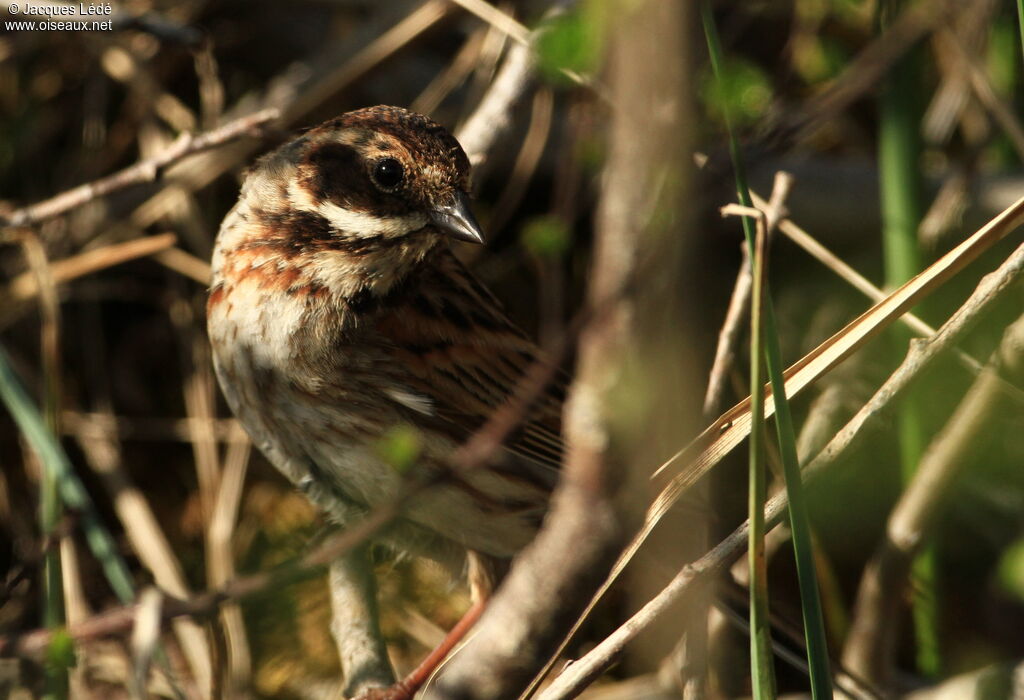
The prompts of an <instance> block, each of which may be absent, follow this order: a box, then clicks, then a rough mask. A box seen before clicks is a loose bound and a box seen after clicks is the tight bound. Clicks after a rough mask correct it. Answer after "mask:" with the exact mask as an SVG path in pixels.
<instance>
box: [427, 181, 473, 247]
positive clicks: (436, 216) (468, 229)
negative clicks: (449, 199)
mask: <svg viewBox="0 0 1024 700" xmlns="http://www.w3.org/2000/svg"><path fill="white" fill-rule="evenodd" d="M430 218H431V219H432V220H433V222H434V225H435V226H437V227H438V228H439V229H441V231H443V232H444V233H447V234H448V235H449V236H451V237H452V238H457V239H458V240H460V241H469V242H470V243H483V242H484V234H483V231H481V230H480V224H478V223H477V222H476V218H474V217H473V212H472V211H470V209H469V197H468V196H467V195H466V193H465V192H456V193H455V202H454V203H453V204H449V205H448V206H444V207H437V208H436V209H434V210H433V211H431V212H430Z"/></svg>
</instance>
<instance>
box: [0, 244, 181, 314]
mask: <svg viewBox="0 0 1024 700" xmlns="http://www.w3.org/2000/svg"><path fill="white" fill-rule="evenodd" d="M176 240H177V238H176V237H175V235H174V234H173V233H161V234H159V235H156V236H146V237H145V238H139V239H137V240H134V241H128V242H126V243H115V244H113V245H109V246H104V247H103V248H97V249H96V250H90V251H87V252H85V253H80V254H78V255H75V256H73V257H70V258H66V259H64V260H58V261H56V262H53V263H51V264H50V271H51V274H52V275H53V281H54V283H56V284H62V283H64V282H70V281H71V280H73V279H76V278H78V277H83V276H85V275H88V274H92V273H93V272H98V271H100V270H104V269H106V268H108V267H113V266H114V265H120V264H121V263H123V262H128V261H129V260H134V259H135V258H144V257H146V256H147V255H154V254H156V253H159V252H160V251H163V250H167V249H168V248H170V247H171V246H173V245H174V243H175V241H176ZM37 294H39V285H38V283H37V282H36V276H35V275H34V274H33V273H32V272H25V273H22V274H21V275H18V276H17V277H15V278H14V280H12V281H11V283H10V284H9V285H8V286H7V289H5V290H4V291H3V293H2V294H0V298H3V299H6V300H7V302H8V303H16V302H23V301H28V300H29V299H32V298H33V297H35V296H36V295H37Z"/></svg>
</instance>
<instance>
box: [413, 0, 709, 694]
mask: <svg viewBox="0 0 1024 700" xmlns="http://www.w3.org/2000/svg"><path fill="white" fill-rule="evenodd" d="M609 9H613V10H614V11H615V12H617V13H619V14H617V15H616V16H615V17H614V21H613V22H612V23H611V25H612V26H613V27H614V32H615V34H614V36H613V37H612V40H611V44H610V46H609V49H610V62H609V68H610V73H611V76H610V80H611V85H612V90H613V92H614V95H615V102H616V104H615V109H614V115H613V118H612V126H611V132H610V144H609V157H608V161H607V164H606V171H605V180H604V187H603V192H602V199H601V204H600V207H599V211H598V218H597V221H598V223H597V242H596V251H595V256H594V263H593V268H592V275H591V278H590V287H589V289H588V295H587V303H588V304H589V305H590V306H591V308H593V309H594V313H593V314H592V315H591V321H590V322H589V323H588V325H587V326H586V327H585V328H584V329H583V331H582V333H581V335H580V354H579V365H578V370H577V373H576V380H575V382H574V384H573V387H572V391H571V393H570V399H569V402H568V404H567V408H566V416H565V418H566V437H567V440H568V444H569V451H568V456H567V459H566V464H565V469H564V473H563V476H562V480H561V482H560V484H559V486H558V489H557V490H556V492H555V495H554V498H553V502H552V511H551V513H550V515H549V516H548V518H547V520H546V522H545V526H544V528H543V529H542V531H541V533H540V534H539V535H538V537H537V539H536V540H535V541H534V542H533V543H532V544H531V545H530V546H529V547H528V548H527V549H526V550H524V552H523V553H522V554H521V556H520V557H519V559H518V561H517V562H516V564H515V566H514V567H513V569H512V571H511V573H510V574H509V576H508V578H507V579H506V581H505V583H504V585H503V586H502V588H501V589H500V591H499V592H498V594H497V596H496V597H495V598H494V600H493V601H492V602H491V604H490V606H489V607H488V609H487V611H486V613H485V614H484V616H483V618H482V619H481V621H480V622H479V623H478V626H477V628H476V630H475V632H474V634H473V638H472V639H471V641H470V642H469V643H468V644H467V646H466V648H465V649H464V650H463V651H462V652H461V653H459V654H457V655H456V656H455V658H454V659H453V660H452V661H451V663H450V664H449V665H448V667H447V668H446V669H445V671H444V672H443V674H442V676H441V677H440V679H439V680H438V682H437V683H436V684H435V685H434V686H432V688H431V689H430V690H429V691H428V693H427V697H444V698H496V697H508V696H509V695H511V694H512V693H513V692H515V691H517V690H519V689H521V688H523V687H524V686H525V685H526V684H527V683H528V682H529V680H530V679H531V678H532V677H533V675H534V674H535V673H536V672H537V671H538V670H539V669H540V668H541V666H542V665H543V664H544V662H545V661H546V660H547V658H548V657H549V656H550V655H551V654H552V653H554V651H555V649H556V648H557V645H558V643H559V641H560V640H561V638H562V635H563V634H564V633H565V631H566V630H567V629H568V628H569V626H570V625H571V624H572V622H573V621H574V620H575V618H576V616H577V615H578V614H579V613H580V612H581V610H582V609H583V606H584V605H585V603H586V602H587V600H588V599H589V597H590V595H591V594H592V593H593V592H594V590H595V589H596V588H597V586H598V585H599V584H600V582H601V581H602V580H603V578H604V576H605V574H606V573H607V571H608V568H609V566H610V565H611V563H612V561H613V559H614V557H615V554H616V553H617V551H618V547H619V545H620V544H621V540H622V536H623V534H624V523H625V522H626V519H627V515H626V507H625V504H626V502H627V499H626V498H624V495H626V492H627V491H628V489H626V488H625V487H626V486H628V485H630V484H631V483H635V484H642V483H643V481H642V480H641V478H636V479H630V478H629V475H630V472H631V469H630V467H631V466H632V465H633V464H637V465H640V464H643V465H645V466H647V467H649V465H650V464H652V463H655V458H656V457H664V455H665V453H666V452H667V451H668V450H670V449H671V444H672V442H671V440H670V438H669V437H668V435H669V434H678V431H679V430H680V426H679V423H678V420H677V418H678V411H675V412H673V411H671V410H666V409H665V399H666V398H667V399H668V402H669V403H675V401H676V400H677V399H678V397H680V396H685V395H687V392H685V391H684V387H683V386H682V384H681V382H680V381H678V378H679V377H680V376H681V374H680V371H679V369H678V368H679V367H680V366H681V365H680V361H679V348H680V347H681V343H680V342H679V338H678V329H679V327H680V314H679V306H680V304H679V299H680V298H681V295H680V294H679V292H678V280H679V278H680V271H681V265H682V262H683V248H684V241H685V237H684V236H682V235H681V228H682V223H681V220H680V218H679V216H678V214H677V212H678V210H679V207H680V203H681V202H684V201H686V200H685V198H684V197H683V185H684V182H685V177H684V168H683V164H684V163H685V162H686V159H685V158H684V157H683V153H684V152H685V151H684V148H685V143H684V139H685V137H686V135H687V134H688V128H687V126H688V123H689V122H688V120H687V119H686V117H687V116H688V109H687V107H688V104H687V95H688V94H689V91H688V90H687V89H686V88H687V86H686V84H685V82H684V76H685V73H684V66H685V65H686V56H687V53H686V52H685V51H684V50H683V45H684V38H685V37H686V36H687V32H686V22H685V14H686V12H685V10H684V4H683V3H682V2H679V1H678V0H674V1H673V2H661V1H659V2H651V1H648V2H644V3H642V4H640V5H639V6H637V4H636V3H633V2H629V3H626V2H620V3H616V4H615V6H614V8H611V7H610V6H609ZM638 76H642V79H640V78H638ZM659 373H660V374H659ZM670 424H671V428H672V430H670V431H667V430H659V428H661V427H667V426H669V425H670ZM659 434H660V435H661V436H665V441H664V443H663V444H662V445H661V448H662V449H661V451H660V453H659V452H658V451H657V445H658V442H659V440H658V439H657V438H658V437H659ZM652 450H653V451H654V452H653V454H652ZM645 476H646V472H644V477H645Z"/></svg>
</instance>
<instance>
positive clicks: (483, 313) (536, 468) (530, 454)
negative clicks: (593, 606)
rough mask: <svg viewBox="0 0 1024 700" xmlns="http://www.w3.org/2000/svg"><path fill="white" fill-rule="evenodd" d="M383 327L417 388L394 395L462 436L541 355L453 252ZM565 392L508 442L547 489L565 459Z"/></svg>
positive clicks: (381, 320) (384, 318)
mask: <svg viewBox="0 0 1024 700" xmlns="http://www.w3.org/2000/svg"><path fill="white" fill-rule="evenodd" d="M376 329H377V331H378V332H379V333H380V334H381V335H382V336H384V338H385V339H386V340H387V342H388V347H389V350H390V352H392V353H393V354H394V356H395V360H396V361H397V362H398V363H400V364H401V366H402V367H404V369H405V371H406V372H407V375H406V379H407V381H408V382H409V388H410V390H411V393H410V394H409V395H406V396H400V397H394V398H396V400H398V401H400V402H401V403H404V404H405V405H406V406H407V407H409V408H413V409H414V410H416V409H417V408H420V409H422V410H420V412H421V413H422V414H424V415H423V417H422V418H420V420H423V419H424V418H431V417H432V418H434V420H433V421H431V422H430V425H431V427H432V428H435V429H440V430H442V431H444V432H446V433H447V434H449V435H450V436H451V437H452V438H453V439H454V440H456V441H458V442H462V441H463V440H465V439H466V438H467V437H468V436H469V435H471V434H472V433H473V432H474V431H475V430H477V429H479V428H480V426H482V425H483V424H484V422H485V421H486V420H487V419H488V418H489V417H490V416H491V414H492V413H493V412H494V410H495V409H496V408H498V407H499V406H501V405H502V404H503V403H504V402H506V401H507V400H508V399H509V398H510V396H511V395H512V393H513V392H514V391H515V390H516V387H517V386H518V384H519V382H520V381H522V378H523V375H524V374H525V372H526V371H527V369H528V368H529V367H530V365H531V364H532V363H533V362H535V361H536V360H537V359H538V357H539V355H540V352H539V349H538V348H537V346H536V345H535V344H534V343H533V342H532V341H530V340H529V339H528V338H527V337H526V335H525V334H523V332H522V331H520V330H519V329H518V328H516V326H515V325H514V324H513V323H512V322H511V321H509V319H508V318H507V317H506V316H505V313H504V311H503V310H502V308H501V305H500V303H499V302H498V301H497V300H496V299H495V298H494V296H493V295H492V294H491V293H490V292H489V291H487V289H486V288H485V287H484V286H483V285H482V284H480V283H479V282H478V281H477V280H476V279H474V278H473V277H472V276H471V275H470V274H469V272H468V271H466V270H465V268H464V267H463V266H462V264H461V263H459V262H458V261H457V260H456V259H455V257H454V256H452V255H451V254H450V253H447V252H446V253H445V254H444V255H443V256H442V257H441V259H440V260H439V261H438V264H437V265H435V266H433V267H431V269H430V271H429V272H427V273H425V275H424V276H423V278H422V280H421V283H420V284H417V285H416V288H415V289H413V290H411V291H410V293H409V294H408V297H407V298H406V299H405V300H403V302H402V303H400V304H398V305H396V306H395V307H393V308H391V309H389V310H388V311H386V312H385V313H383V314H382V315H381V316H379V317H378V321H377V324H376ZM563 398H564V394H563V392H562V390H561V388H560V387H559V386H552V387H549V388H548V389H547V390H546V391H545V392H544V394H542V395H541V396H540V397H539V398H538V399H537V401H535V402H534V404H533V405H532V406H531V408H530V411H529V412H528V414H527V418H526V420H525V421H524V423H523V425H522V427H521V428H520V429H519V430H518V431H517V432H515V433H514V434H513V435H512V436H511V437H510V438H509V440H508V441H507V442H506V445H505V446H506V448H507V449H508V450H509V451H511V452H512V453H514V454H516V455H518V456H520V457H522V458H525V459H526V461H528V462H530V463H532V468H531V469H530V472H531V475H530V476H532V477H534V480H536V481H538V482H542V483H543V484H544V486H545V487H546V488H551V486H552V485H553V483H554V481H555V479H556V478H557V469H558V468H559V467H560V465H561V462H562V453H563V443H562V436H561V407H562V401H563ZM516 461H517V462H519V461H521V460H516ZM498 468H500V467H498ZM522 476H527V475H526V474H523V475H522Z"/></svg>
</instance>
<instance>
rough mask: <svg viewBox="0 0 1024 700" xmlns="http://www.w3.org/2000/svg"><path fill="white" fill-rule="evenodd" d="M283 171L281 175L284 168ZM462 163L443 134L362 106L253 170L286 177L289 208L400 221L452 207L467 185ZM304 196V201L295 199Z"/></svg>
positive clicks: (424, 121) (390, 111)
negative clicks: (332, 209)
mask: <svg viewBox="0 0 1024 700" xmlns="http://www.w3.org/2000/svg"><path fill="white" fill-rule="evenodd" d="M292 168H294V171H293V172H291V173H286V172H284V171H287V170H291V169H292ZM469 169H470V166H469V159H468V158H467V157H466V154H465V152H464V151H463V150H462V147H461V146H460V145H459V142H458V141H456V140H455V137H453V136H452V135H451V134H450V133H448V131H447V130H446V129H445V128H444V127H442V126H441V125H439V124H437V123H436V122H434V121H432V120H431V119H429V118H427V117H425V116H423V115H420V114H415V113H413V112H409V111H407V110H404V109H401V108H399V107H387V106H378V107H368V108H365V109H360V110H356V111H353V112H348V113H346V114H343V115H341V116H340V117H336V118H335V119H331V120H330V121H327V122H324V123H323V124H321V125H319V126H317V127H314V128H313V129H310V130H309V131H307V132H306V133H304V134H302V135H301V136H299V137H298V138H296V139H294V140H293V141H291V142H289V143H287V144H285V145H284V146H281V147H280V148H278V149H277V150H276V151H274V152H272V153H270V154H269V155H267V156H265V157H264V158H263V159H261V161H260V162H259V164H258V165H257V167H256V169H255V171H254V174H255V173H256V172H258V171H260V170H264V171H268V172H269V173H270V174H273V175H278V174H282V175H291V177H289V178H288V179H293V178H294V183H295V185H297V187H298V189H299V190H300V191H301V194H298V193H297V192H296V191H295V188H294V187H293V189H292V191H291V192H290V195H291V200H292V201H291V203H292V204H293V205H297V206H299V208H302V209H311V208H314V207H319V206H321V205H323V204H328V205H331V204H333V205H336V206H339V207H342V208H344V209H345V210H347V211H350V212H353V213H357V214H368V215H372V216H375V217H403V216H407V215H410V214H416V213H424V214H426V213H429V212H430V211H432V210H434V209H436V208H438V207H444V206H450V205H452V204H453V203H454V202H455V199H456V197H457V196H458V195H459V194H464V193H465V192H466V191H467V190H468V187H469ZM304 199H308V201H301V200H304Z"/></svg>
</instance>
